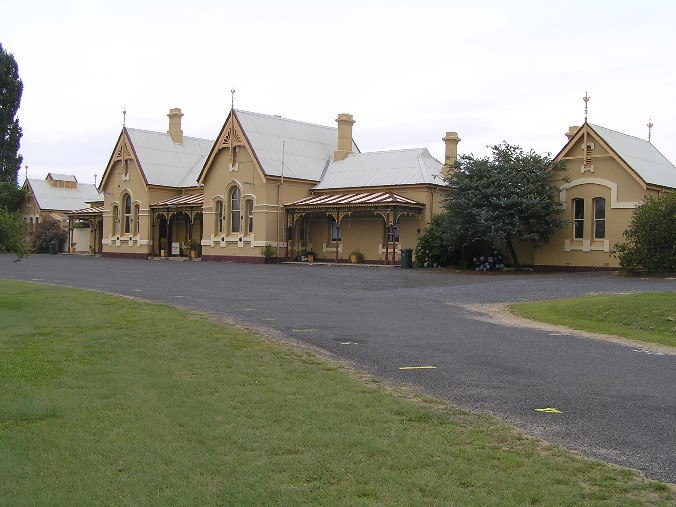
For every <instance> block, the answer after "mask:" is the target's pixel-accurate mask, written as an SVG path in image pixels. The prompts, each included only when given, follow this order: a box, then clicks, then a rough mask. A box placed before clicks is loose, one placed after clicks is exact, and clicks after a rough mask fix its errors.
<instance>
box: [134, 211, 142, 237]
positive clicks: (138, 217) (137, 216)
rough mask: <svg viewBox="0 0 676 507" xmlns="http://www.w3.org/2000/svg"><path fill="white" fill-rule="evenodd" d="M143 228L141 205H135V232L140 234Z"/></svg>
mask: <svg viewBox="0 0 676 507" xmlns="http://www.w3.org/2000/svg"><path fill="white" fill-rule="evenodd" d="M140 230H141V205H140V204H135V205H134V233H135V234H139V231H140Z"/></svg>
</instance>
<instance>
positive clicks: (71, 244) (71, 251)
mask: <svg viewBox="0 0 676 507" xmlns="http://www.w3.org/2000/svg"><path fill="white" fill-rule="evenodd" d="M76 246H77V243H75V241H71V243H70V253H72V254H74V253H75V247H76Z"/></svg>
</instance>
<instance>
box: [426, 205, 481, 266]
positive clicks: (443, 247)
mask: <svg viewBox="0 0 676 507" xmlns="http://www.w3.org/2000/svg"><path fill="white" fill-rule="evenodd" d="M491 250H492V245H491V244H490V243H489V242H487V241H475V242H471V243H470V242H468V241H467V238H466V236H465V234H464V231H463V229H462V224H461V223H459V222H458V220H457V217H456V216H455V215H452V214H450V213H448V212H447V211H443V212H441V213H438V214H437V215H434V216H433V217H432V221H431V222H430V223H429V224H428V225H427V227H426V228H425V232H424V233H423V234H422V236H420V239H419V240H418V244H417V245H416V249H415V260H416V264H417V265H418V266H419V267H423V268H436V267H455V268H462V269H465V268H470V267H475V261H474V259H475V258H478V257H479V256H480V255H481V254H482V252H489V251H491Z"/></svg>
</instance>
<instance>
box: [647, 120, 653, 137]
mask: <svg viewBox="0 0 676 507" xmlns="http://www.w3.org/2000/svg"><path fill="white" fill-rule="evenodd" d="M646 127H648V142H650V134H651V130H652V129H653V121H652V119H651V120H648V125H646Z"/></svg>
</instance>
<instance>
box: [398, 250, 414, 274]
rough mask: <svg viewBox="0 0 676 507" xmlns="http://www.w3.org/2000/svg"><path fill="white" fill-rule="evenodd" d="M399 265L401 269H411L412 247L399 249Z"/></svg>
mask: <svg viewBox="0 0 676 507" xmlns="http://www.w3.org/2000/svg"><path fill="white" fill-rule="evenodd" d="M401 267H402V269H411V268H412V267H413V249H412V248H402V249H401Z"/></svg>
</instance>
